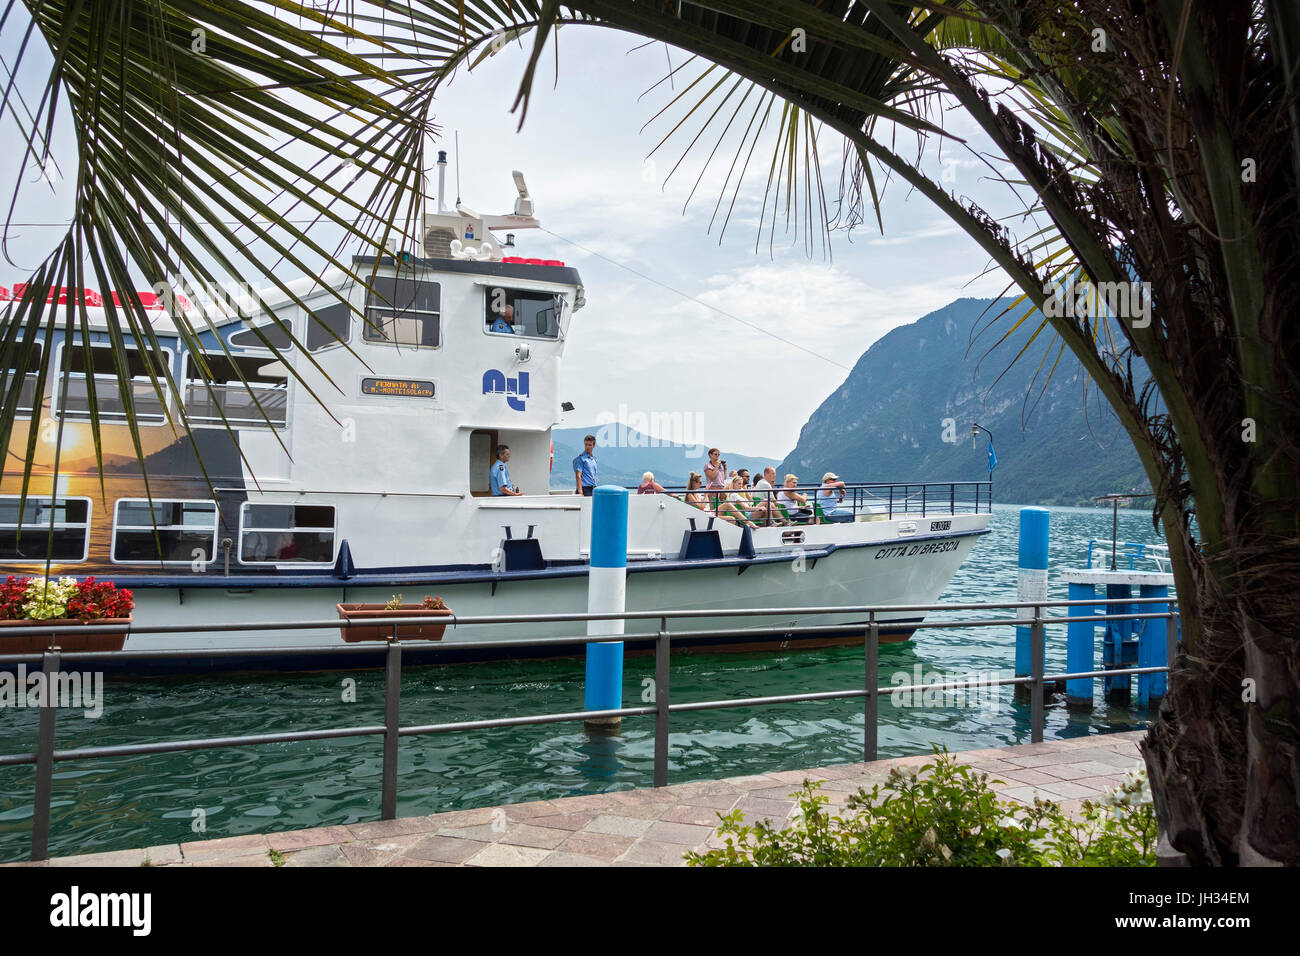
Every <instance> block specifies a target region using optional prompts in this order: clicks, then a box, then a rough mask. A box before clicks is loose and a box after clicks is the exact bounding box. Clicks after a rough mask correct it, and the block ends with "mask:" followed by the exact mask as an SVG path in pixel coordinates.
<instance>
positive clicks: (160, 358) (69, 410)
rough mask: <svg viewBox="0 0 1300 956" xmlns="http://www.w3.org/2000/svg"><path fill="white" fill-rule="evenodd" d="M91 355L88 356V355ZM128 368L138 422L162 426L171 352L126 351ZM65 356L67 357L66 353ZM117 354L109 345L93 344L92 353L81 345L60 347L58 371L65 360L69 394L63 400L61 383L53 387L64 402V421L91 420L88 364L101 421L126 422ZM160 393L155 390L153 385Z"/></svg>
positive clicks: (62, 412) (62, 413)
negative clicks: (116, 371) (115, 420)
mask: <svg viewBox="0 0 1300 956" xmlns="http://www.w3.org/2000/svg"><path fill="white" fill-rule="evenodd" d="M87 351H89V352H90V355H89V357H87V355H86V352H87ZM123 351H124V352H125V355H126V363H127V367H128V369H129V370H130V374H131V392H130V394H131V403H132V405H133V406H134V408H135V419H136V421H137V422H139V423H140V424H142V425H159V424H161V423H162V422H163V421H164V419H165V417H166V416H165V413H164V411H163V408H164V406H163V399H162V398H160V397H159V394H158V392H159V391H161V392H162V395H163V396H166V394H167V377H166V376H167V371H166V370H167V368H168V366H170V365H171V353H170V352H168V351H167V350H164V351H163V353H162V354H161V355H154V354H153V353H151V352H141V351H140V350H139V349H134V348H128V349H124V350H123ZM65 353H66V354H65ZM113 360H114V351H113V349H112V347H111V346H108V345H92V346H91V347H90V349H89V350H87V349H85V348H83V347H82V345H81V343H76V344H74V345H72V346H66V345H65V346H61V347H60V349H59V356H58V361H59V362H60V365H59V366H58V367H59V368H62V364H61V363H63V362H64V361H66V362H67V363H68V365H69V369H70V371H71V374H70V376H69V378H68V394H67V399H66V401H64V399H63V397H62V384H60V383H56V384H55V386H54V400H55V401H56V402H62V403H63V404H62V406H61V408H60V414H61V415H62V416H63V417H64V418H70V419H88V418H90V382H89V381H88V379H87V362H88V361H89V372H90V374H91V375H92V376H93V377H94V386H95V406H96V413H97V414H98V416H99V418H100V420H102V421H112V420H114V419H117V420H124V419H125V418H126V413H127V405H126V402H124V401H123V399H122V390H121V388H120V387H119V385H118V381H117V375H116V374H115V373H114V361H113ZM155 382H156V383H157V389H158V391H155V385H154V383H155Z"/></svg>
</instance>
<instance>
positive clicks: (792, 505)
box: [772, 472, 813, 521]
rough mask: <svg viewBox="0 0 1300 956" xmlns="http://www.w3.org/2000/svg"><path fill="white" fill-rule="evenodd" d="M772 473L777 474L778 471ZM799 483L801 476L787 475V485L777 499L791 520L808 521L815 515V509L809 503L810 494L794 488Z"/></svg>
mask: <svg viewBox="0 0 1300 956" xmlns="http://www.w3.org/2000/svg"><path fill="white" fill-rule="evenodd" d="M772 474H774V475H775V474H776V472H773V473H772ZM798 484H799V478H798V477H797V476H796V475H786V476H785V487H784V488H783V489H782V490H781V493H780V494H778V495H777V496H776V499H777V502H778V503H779V504H780V505H781V506H782V507H783V508H785V514H786V517H788V518H789V519H790V520H791V521H807V520H808V519H809V518H811V517H812V516H813V510H812V508H811V507H809V505H808V496H807V495H803V494H800V493H799V492H797V491H795V490H794V489H795V488H796V487H797V486H798Z"/></svg>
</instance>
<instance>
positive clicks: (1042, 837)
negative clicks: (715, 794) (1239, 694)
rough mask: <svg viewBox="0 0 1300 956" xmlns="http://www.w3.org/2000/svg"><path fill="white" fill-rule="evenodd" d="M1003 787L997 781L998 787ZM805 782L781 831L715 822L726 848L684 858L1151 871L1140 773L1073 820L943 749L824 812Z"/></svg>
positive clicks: (1146, 800) (721, 862)
mask: <svg viewBox="0 0 1300 956" xmlns="http://www.w3.org/2000/svg"><path fill="white" fill-rule="evenodd" d="M997 782H1001V781H997ZM820 787H821V784H819V783H815V782H812V781H809V780H805V781H804V783H803V787H802V789H800V790H799V792H798V793H795V794H792V796H794V797H796V798H797V799H798V801H799V807H798V810H797V811H796V816H795V820H794V822H793V823H792V824H791V825H790V826H789V827H787V828H784V829H781V828H778V827H774V826H772V825H771V824H770V823H768V822H767V821H760V822H758V823H755V824H752V825H750V824H746V823H745V822H744V821H743V818H742V815H741V812H740V811H739V810H735V811H732V812H731V813H729V814H719V815H718V816H719V818H720V819H721V820H722V824H721V826H720V827H719V828H718V835H719V836H721V837H724V838H725V840H726V845H725V846H723V847H720V848H717V849H713V850H709V851H707V852H705V853H695V852H691V853H688V854H687V855H686V859H687V861H688V862H689V863H690V865H691V866H1154V865H1155V844H1156V836H1157V835H1156V821H1155V814H1154V812H1153V810H1152V807H1151V801H1150V791H1149V789H1148V788H1147V785H1146V772H1145V771H1130V772H1129V774H1128V775H1127V776H1126V778H1125V782H1124V785H1123V786H1122V787H1120V788H1119V789H1118V790H1116V791H1114V792H1113V793H1112V794H1110V795H1108V796H1107V797H1105V798H1103V799H1102V801H1100V802H1097V803H1093V802H1091V801H1090V802H1087V803H1084V804H1083V808H1082V810H1081V815H1080V817H1079V818H1077V819H1075V818H1071V817H1069V816H1068V815H1066V814H1065V812H1064V811H1063V810H1062V809H1061V808H1060V806H1059V805H1058V804H1056V803H1053V802H1049V801H1044V800H1037V801H1035V802H1034V805H1033V806H1026V805H1023V804H1018V803H1012V802H1010V801H1004V800H1001V799H999V798H998V795H997V793H996V792H995V791H994V790H993V789H992V787H991V786H990V780H989V777H988V775H987V774H983V773H979V772H978V771H976V770H973V769H972V768H971V767H968V766H965V765H964V764H959V763H957V761H956V759H955V758H954V757H952V756H951V755H950V754H949V753H948V752H947V751H946V750H943V751H940V750H938V749H936V751H935V760H934V762H932V763H927V764H925V765H924V766H922V767H920V768H917V769H912V768H907V769H904V768H895V769H893V770H891V771H890V773H889V778H888V780H886V782H885V785H884V787H883V788H882V787H881V786H880V785H876V786H874V787H872V788H871V791H870V792H867V791H866V790H859V791H858V792H857V793H855V794H853V795H852V796H850V797H849V799H848V802H847V804H846V806H845V811H844V815H843V816H838V815H834V814H830V813H828V812H827V811H826V804H827V803H828V802H829V800H828V799H827V797H825V796H824V795H823V794H821V793H820V792H819V789H820Z"/></svg>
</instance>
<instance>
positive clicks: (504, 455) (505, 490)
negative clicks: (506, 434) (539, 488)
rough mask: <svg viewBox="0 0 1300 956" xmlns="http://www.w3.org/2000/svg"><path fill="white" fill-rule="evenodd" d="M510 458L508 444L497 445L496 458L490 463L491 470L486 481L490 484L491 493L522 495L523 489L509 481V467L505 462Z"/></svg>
mask: <svg viewBox="0 0 1300 956" xmlns="http://www.w3.org/2000/svg"><path fill="white" fill-rule="evenodd" d="M509 460H510V446H509V445H497V460H496V462H495V463H494V464H493V465H492V471H491V474H490V475H489V478H488V481H489V483H490V484H491V486H492V494H493V495H522V494H523V493H524V492H523V489H521V488H516V487H515V486H514V484H513V483H512V482H511V481H510V469H509V468H507V467H506V462H508V461H509Z"/></svg>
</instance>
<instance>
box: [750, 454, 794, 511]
mask: <svg viewBox="0 0 1300 956" xmlns="http://www.w3.org/2000/svg"><path fill="white" fill-rule="evenodd" d="M775 478H776V469H775V468H772V467H771V466H768V467H767V468H764V469H763V474H762V476H761V477H760V478H759V479H758V481H756V482H754V506H755V507H754V510H753V511H752V512H750V513H751V514H752V515H753V516H754V520H755V521H757V522H758V523H759V524H764V525H772V524H789V523H790V522H788V521H787V520H786V518H785V512H784V511H782V510H781V506H780V504H779V503H778V502H777V500H776V494H775V492H774V490H773V488H772V482H773V480H775Z"/></svg>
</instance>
